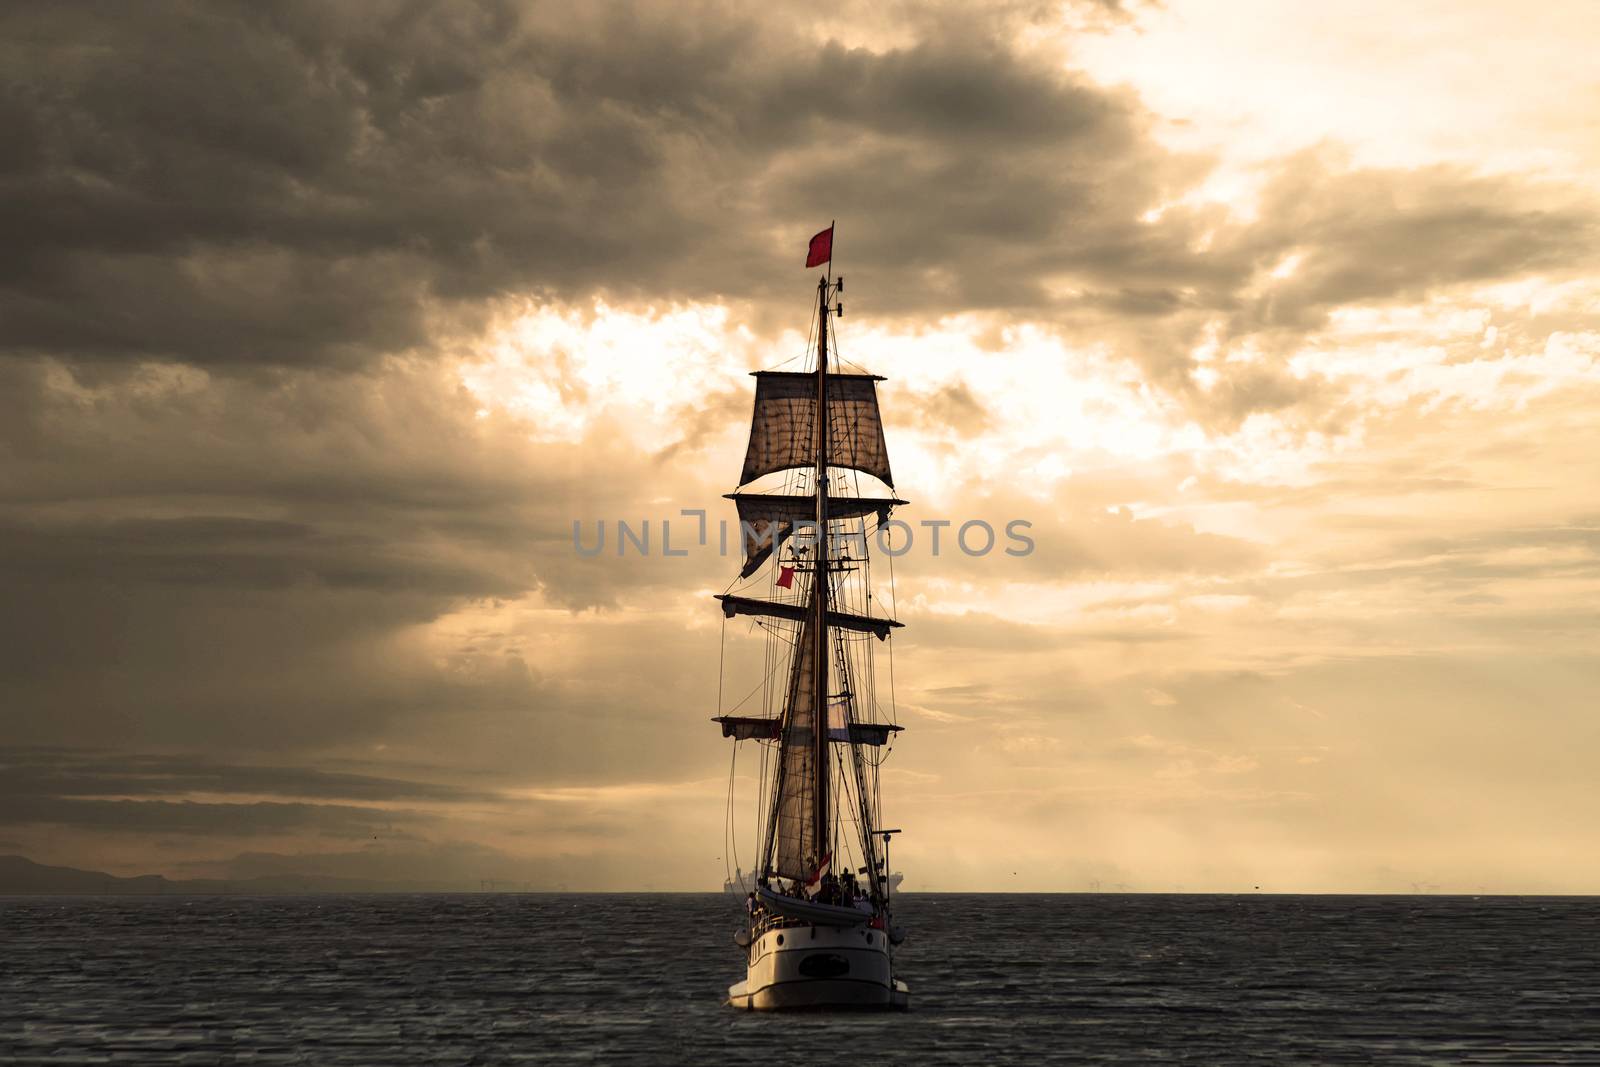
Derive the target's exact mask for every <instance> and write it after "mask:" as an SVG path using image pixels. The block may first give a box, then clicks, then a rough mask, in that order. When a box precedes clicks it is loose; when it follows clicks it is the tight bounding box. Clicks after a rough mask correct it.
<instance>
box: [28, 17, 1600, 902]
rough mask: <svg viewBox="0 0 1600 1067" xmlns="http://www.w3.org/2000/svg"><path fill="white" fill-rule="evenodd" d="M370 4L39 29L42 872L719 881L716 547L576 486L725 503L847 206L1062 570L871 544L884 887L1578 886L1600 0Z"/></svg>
mask: <svg viewBox="0 0 1600 1067" xmlns="http://www.w3.org/2000/svg"><path fill="white" fill-rule="evenodd" d="M369 14H370V15H371V18H369V19H367V20H366V21H364V22H363V21H359V20H353V19H346V18H344V17H342V16H340V15H339V14H338V13H337V12H320V13H312V12H302V13H298V14H293V15H291V14H286V13H285V14H280V15H275V16H272V17H271V18H266V19H264V20H262V21H256V22H252V21H250V20H247V19H242V18H241V19H233V18H231V17H230V16H227V15H223V14H215V15H208V16H204V17H202V16H199V15H195V14H193V13H187V14H186V13H183V12H165V11H163V10H160V9H157V8H152V9H151V10H150V12H149V13H148V15H147V17H146V19H145V20H144V23H136V22H130V23H128V24H126V25H122V26H116V27H113V26H104V25H96V24H93V23H91V22H83V21H74V17H69V16H67V15H53V14H51V13H48V12H44V13H31V14H22V15H12V16H8V18H12V19H14V20H21V21H24V22H27V23H28V24H27V25H26V26H23V27H21V29H22V30H24V31H25V32H26V35H27V38H28V39H30V40H33V41H35V42H36V43H37V48H36V50H35V53H33V54H35V55H36V56H37V57H38V58H37V59H36V60H34V61H32V62H33V65H32V66H30V65H28V64H26V63H23V64H21V65H20V66H16V68H15V69H17V70H18V73H16V74H14V75H10V77H13V78H15V79H17V80H19V81H20V82H22V83H23V84H26V85H28V86H30V87H31V89H32V92H31V95H29V96H28V98H27V99H28V101H29V107H31V108H33V110H32V111H31V112H27V113H26V114H23V115H22V117H21V118H19V119H18V123H19V129H20V130H21V131H22V132H21V133H19V134H18V135H17V138H16V143H18V144H20V145H23V146H24V150H22V151H20V152H19V157H18V158H19V160H20V162H19V163H18V164H17V167H16V171H15V174H14V176H13V177H12V178H10V179H8V180H9V181H11V182H12V194H11V195H9V196H8V198H7V199H8V201H9V203H10V204H11V207H10V208H8V213H15V216H16V221H17V223H18V232H19V233H20V234H21V235H22V236H21V237H20V238H19V247H20V248H21V249H22V252H21V258H20V259H19V262H27V263H29V264H31V265H32V266H33V269H32V270H31V271H29V272H27V274H26V276H25V277H24V276H22V275H18V276H14V277H10V278H8V279H4V280H0V285H3V288H0V314H6V315H7V316H8V318H9V319H10V320H11V321H12V323H13V327H12V329H11V330H10V331H9V332H10V334H11V336H10V339H9V340H7V341H6V346H7V347H6V355H5V358H4V360H3V361H0V374H4V376H5V378H6V382H7V388H6V390H5V395H6V396H7V399H5V400H3V401H0V405H4V406H5V407H6V408H7V409H8V411H9V416H10V417H8V418H5V419H3V420H0V427H4V428H3V429H0V457H4V467H3V468H0V469H3V471H4V482H3V485H4V490H5V491H4V496H3V513H0V519H3V526H0V533H3V536H4V539H5V543H6V545H7V546H8V551H7V553H6V557H7V559H8V562H7V563H6V564H5V566H7V567H8V576H9V577H8V583H9V585H10V587H11V588H12V589H13V590H14V591H15V594H14V595H13V596H12V597H11V598H10V604H9V605H8V606H7V607H6V608H5V609H4V616H3V627H4V632H5V634H6V635H7V641H6V642H5V643H6V645H7V646H8V647H7V651H6V652H5V653H4V655H5V657H6V658H5V659H4V660H0V677H3V678H5V679H6V680H7V681H6V688H7V690H8V696H7V698H6V699H5V701H4V703H5V704H6V705H7V706H9V707H10V708H11V709H13V711H12V714H11V715H10V716H8V717H7V719H6V721H5V724H4V725H3V726H0V731H3V732H0V745H3V746H4V747H3V748H0V762H4V763H5V764H6V768H7V777H8V779H9V780H10V781H11V782H12V783H13V785H12V786H11V788H10V790H9V795H8V796H7V797H6V798H5V799H4V801H3V802H0V803H3V806H0V852H13V851H14V852H20V853H23V854H26V855H29V856H31V857H33V858H35V859H38V860H40V861H42V862H54V863H61V864H68V865H73V866H79V867H90V868H98V869H105V870H112V871H116V872H117V873H142V872H147V871H160V872H163V873H167V874H170V875H174V876H183V875H208V876H209V875H221V876H227V877H245V876H248V875H250V874H253V873H263V872H269V871H289V870H293V871H311V872H323V873H333V874H341V875H347V876H355V877H370V878H386V879H412V880H435V881H452V880H453V881H460V882H462V883H470V884H474V885H475V884H476V883H477V881H478V880H479V879H481V878H487V877H498V878H505V879H514V880H517V881H527V882H531V883H533V884H535V885H539V886H542V887H550V888H553V887H556V886H567V887H570V888H574V889H577V888H593V889H638V888H646V887H654V888H657V889H709V888H714V887H716V886H718V885H720V883H721V880H722V878H723V874H724V869H725V860H724V858H723V846H722V840H723V838H722V828H723V808H724V801H725V798H726V792H727V787H728V752H727V749H726V748H725V747H724V745H725V744H726V743H725V742H723V741H721V740H720V739H719V738H718V737H717V735H716V733H717V732H716V730H715V728H714V727H713V726H712V725H711V724H709V723H708V722H706V719H707V718H708V717H709V716H710V715H711V714H713V713H714V711H715V706H716V699H717V693H716V689H717V677H718V653H719V634H720V633H721V630H722V625H721V617H720V613H719V612H718V611H717V610H716V607H715V605H714V604H713V603H712V602H711V601H710V600H709V595H710V594H711V593H713V592H720V591H721V590H722V589H723V588H724V586H725V585H726V583H727V581H728V579H729V578H731V577H732V575H733V573H734V572H735V570H736V565H735V564H734V562H733V561H732V560H731V559H720V558H718V557H717V556H716V554H715V553H714V552H712V551H709V550H698V549H696V550H694V551H691V552H690V554H689V555H688V556H687V557H685V558H682V559H665V558H661V557H659V556H653V557H652V558H648V559H638V558H632V557H630V558H626V559H618V558H616V557H615V556H614V555H612V554H609V553H607V554H603V555H601V556H599V557H596V558H594V559H584V558H581V557H579V556H578V555H577V554H576V553H575V552H574V551H573V550H572V544H571V524H572V523H573V521H575V520H578V521H582V522H584V523H585V524H587V525H588V526H589V527H590V528H592V524H593V523H594V522H595V521H597V520H600V519H605V520H607V521H608V522H614V521H615V520H616V519H618V518H626V519H629V520H640V519H645V518H649V519H653V520H656V522H655V524H658V523H659V520H660V519H661V518H670V517H674V516H677V515H678V513H679V511H680V509H684V508H690V509H693V508H704V509H707V510H708V511H709V512H710V514H711V516H712V518H713V519H714V520H715V519H718V518H727V519H729V520H730V521H731V520H732V518H733V515H732V509H731V507H729V506H727V502H726V501H724V500H722V499H721V494H722V493H725V492H728V491H730V490H731V489H733V488H734V482H735V479H736V477H737V473H738V463H739V459H740V458H741V457H742V454H743V446H744V440H743V435H744V434H745V433H746V432H747V429H748V417H749V403H750V394H751V384H750V383H751V379H749V378H748V377H747V376H746V372H747V371H749V370H751V369H755V368H757V367H765V366H772V365H775V364H778V363H780V362H783V361H785V360H788V359H790V358H792V357H794V356H796V355H798V354H800V353H801V352H802V351H803V349H804V345H805V330H806V328H807V326H808V322H807V314H808V308H809V304H810V300H811V296H812V289H813V287H814V278H812V277H811V276H810V275H808V273H807V272H806V271H804V270H803V269H801V268H800V266H799V264H800V261H801V253H802V251H803V248H804V241H805V238H806V237H807V236H809V235H810V233H811V232H813V231H814V230H816V229H818V228H820V227H821V226H822V225H824V224H826V222H827V220H828V218H830V217H836V218H837V219H838V220H839V223H838V226H839V228H838V237H837V244H836V251H837V253H838V261H837V269H838V270H839V271H840V272H842V273H843V274H844V275H846V277H847V278H848V279H849V281H848V289H847V292H846V295H845V299H846V303H847V308H848V312H847V315H846V317H845V318H844V319H843V320H841V321H840V322H839V324H838V326H839V344H840V351H841V352H842V354H843V355H844V357H845V358H847V359H849V360H851V361H853V362H855V363H858V364H860V365H863V366H865V367H867V368H869V369H871V370H872V371H874V372H876V373H879V374H883V375H886V376H887V377H888V381H887V382H885V383H884V384H883V386H882V387H881V390H880V398H881V402H882V406H883V409H884V413H885V417H886V419H887V432H888V440H889V448H890V455H891V459H892V461H893V464H894V468H895V472H896V475H897V477H896V490H897V491H898V492H899V494H900V495H901V496H904V497H906V498H907V499H909V500H910V501H912V505H911V507H910V508H908V509H905V511H904V513H903V514H902V515H901V517H902V518H904V519H905V520H906V521H909V522H912V523H916V522H919V521H921V520H924V519H951V520H954V521H956V522H957V523H959V522H961V521H963V520H965V519H969V518H982V519H986V520H989V521H991V522H993V523H994V524H995V525H996V526H997V527H999V526H1003V524H1004V523H1005V522H1006V521H1008V520H1010V519H1013V518H1021V519H1026V520H1028V521H1030V522H1031V523H1032V524H1033V529H1032V533H1033V536H1034V538H1035V540H1036V543H1037V551H1036V552H1035V553H1034V554H1033V555H1031V556H1028V557H1026V558H1021V559H1014V558H1007V557H1004V556H1001V555H998V554H994V555H990V556H988V557H985V558H982V559H969V558H964V557H961V556H960V555H958V554H950V553H948V552H947V553H946V554H943V555H941V556H940V557H939V558H934V557H932V556H931V555H930V554H929V553H927V552H925V551H913V552H911V553H910V554H909V555H907V556H906V557H905V558H904V559H902V560H900V561H898V562H897V564H896V569H897V574H896V590H895V591H896V594H897V602H898V609H899V617H900V618H901V619H902V621H904V622H905V623H906V629H905V630H904V631H902V632H901V633H900V634H899V635H898V636H897V638H896V648H895V677H896V686H895V698H896V701H897V704H898V708H899V712H900V721H901V722H902V723H904V724H905V725H906V727H907V730H906V732H905V734H904V735H903V736H902V738H901V740H900V742H899V743H898V744H897V746H896V748H895V751H894V754H893V758H892V759H891V760H890V762H889V764H888V765H887V769H886V771H885V778H884V791H885V806H886V809H887V810H886V812H885V818H886V819H887V820H888V821H889V822H890V823H892V824H894V825H898V826H900V827H902V828H903V829H904V830H905V834H904V836H902V837H901V838H899V839H898V840H897V842H896V845H895V854H894V855H895V864H896V866H897V867H900V868H902V869H903V870H904V871H905V873H906V876H907V882H906V885H907V888H912V889H946V890H984V889H1003V890H1081V889H1086V888H1089V887H1090V886H1091V885H1096V884H1098V885H1102V886H1105V887H1112V886H1118V885H1121V886H1127V887H1131V888H1134V889H1140V890H1149V891H1163V890H1172V889H1180V888H1182V889H1187V890H1191V891H1200V890H1239V889H1248V888H1251V887H1254V886H1261V887H1262V888H1263V889H1270V890H1278V891H1334V892H1336V891H1387V892H1407V891H1411V890H1412V889H1413V888H1419V887H1420V888H1430V887H1431V888H1437V889H1441V890H1445V891H1464V892H1477V891H1491V892H1595V891H1600V860H1596V859H1595V857H1596V856H1600V848H1597V847H1596V846H1597V845H1600V840H1597V832H1596V829H1595V827H1596V825H1597V818H1596V817H1597V816H1600V810H1597V805H1596V799H1595V792H1594V789H1593V787H1592V784H1591V780H1592V778H1593V770H1592V764H1593V762H1594V759H1595V757H1596V756H1600V719H1597V718H1596V717H1595V714H1594V711H1595V697H1594V694H1595V692H1596V691H1597V687H1600V663H1597V661H1596V659H1595V655H1594V649H1595V647H1596V638H1597V631H1600V627H1597V621H1600V620H1597V617H1596V614H1595V609H1594V606H1593V605H1594V603H1595V598H1596V595H1597V593H1600V488H1597V486H1600V479H1597V478H1596V474H1597V469H1596V461H1595V459H1594V457H1595V456H1596V455H1600V424H1597V423H1596V420H1595V419H1594V417H1593V412H1594V411H1595V410H1596V402H1597V401H1600V274H1597V273H1596V270H1595V268H1594V264H1593V253H1592V249H1593V247H1594V238H1595V232H1596V228H1597V226H1596V223H1597V219H1600V213H1597V203H1596V195H1597V190H1596V189H1595V188H1594V178H1593V175H1594V174H1595V173H1596V169H1595V168H1596V164H1597V163H1600V158H1597V157H1600V137H1597V136H1596V133H1595V129H1594V125H1593V120H1592V115H1591V112H1592V110H1593V109H1592V107H1591V106H1590V104H1591V102H1592V101H1593V99H1594V97H1595V88H1596V87H1595V85H1594V84H1593V81H1594V79H1593V77H1592V75H1591V74H1589V73H1588V71H1589V70H1590V64H1587V63H1586V62H1585V60H1584V57H1583V56H1582V55H1580V54H1579V51H1580V49H1581V47H1582V46H1583V43H1584V42H1585V40H1586V39H1587V37H1586V35H1585V34H1583V33H1581V32H1579V29H1580V28H1581V27H1583V26H1585V25H1588V26H1590V27H1591V28H1592V25H1593V23H1594V22H1595V17H1596V16H1595V14H1594V12H1593V10H1592V8H1591V7H1590V6H1588V5H1585V4H1568V5H1561V4H1553V5H1544V6H1540V7H1538V8H1537V9H1534V10H1515V9H1511V8H1508V7H1507V6H1506V5H1502V4H1461V3H1449V4H1444V3H1439V4H1421V5H1394V4H1386V5H1378V4H1351V5H1334V6H1330V7H1324V8H1320V9H1318V10H1317V11H1315V12H1310V11H1306V10H1302V9H1299V8H1296V7H1293V6H1290V5H1281V4H1270V3H1260V4H1239V3H1232V2H1230V3H1220V2H1219V3H1203V2H1195V0H1191V2H1183V0H1173V2H1171V3H1169V4H1167V5H1165V6H1164V7H1161V8H1156V7H1153V6H1151V7H1145V6H1130V7H1129V8H1128V9H1127V10H1121V9H1117V10H1106V9H1103V8H1101V7H1100V6H1098V5H1094V4H1079V5H1072V4H1069V5H1063V6H1059V7H1051V6H1037V5H1022V4H1000V5H995V6H993V7H992V8H986V9H982V10H979V9H977V8H971V7H968V6H967V5H948V6H945V5H914V4H907V5H891V6H890V7H888V8H878V7H874V8H871V9H870V10H869V9H865V8H863V10H861V11H860V12H856V13H854V14H856V15H858V16H859V17H855V18H844V17H841V18H840V19H838V20H837V21H832V20H830V21H829V22H828V23H826V24H815V23H813V22H812V21H810V19H809V16H808V15H807V14H806V13H805V11H804V10H803V9H794V10H788V9H783V10H774V11H773V12H772V13H770V14H768V15H765V16H763V17H762V18H761V19H759V20H758V19H756V18H754V17H753V16H747V15H745V14H736V13H734V12H731V11H721V10H719V9H714V8H707V9H706V10H696V11H686V10H683V9H681V6H680V5H663V6H661V7H660V8H659V9H650V8H641V9H639V11H638V12H636V13H635V14H636V15H637V17H636V18H634V17H627V18H625V17H624V16H623V15H622V14H621V13H619V11H618V10H617V9H612V8H609V7H607V6H606V5H596V6H595V7H593V8H592V9H589V10H587V11H586V13H584V14H583V15H582V16H581V17H580V16H572V17H570V18H568V17H565V16H560V17H558V16H557V14H556V13H554V12H553V11H552V10H549V9H546V8H544V7H542V6H540V5H530V6H520V5H514V4H508V5H496V4H487V3H486V4H484V5H481V6H480V5H461V6H458V7H455V8H452V9H451V12H450V13H449V14H440V13H435V14H433V15H428V16H422V15H415V14H412V15H405V14H401V13H398V12H390V11H388V9H387V8H382V7H381V6H379V7H376V8H374V11H373V12H372V13H369ZM842 14H844V15H849V14H851V13H850V12H844V13H842ZM30 20H31V21H30ZM384 20H388V21H387V22H385V21H384ZM12 36H13V35H11V34H8V35H7V37H8V38H11V37H12ZM1587 36H1592V34H1591V35H1587ZM164 40H171V41H176V42H178V43H177V45H175V46H174V47H175V53H174V55H173V56H171V57H170V66H163V65H161V64H156V65H154V66H151V65H139V64H137V63H133V62H132V61H131V60H130V61H129V63H128V64H127V65H125V66H119V65H117V64H116V63H106V64H100V65H97V64H95V63H93V62H90V60H89V58H88V57H90V56H92V55H94V54H98V53H97V52H96V49H100V48H104V47H110V46H112V45H119V46H126V49H125V50H127V51H130V52H131V53H133V54H137V53H138V50H139V49H141V48H151V47H153V42H157V41H164ZM190 52H192V53H193V55H189V54H188V53H190ZM201 55H209V56H213V57H218V56H220V57H223V58H222V59H217V60H214V61H201V60H200V59H199V58H197V57H199V56H201ZM163 62H165V61H163ZM269 102H270V105H271V106H269ZM25 110H26V109H25ZM689 526H690V523H689V522H688V520H684V527H683V528H684V529H685V530H687V529H688V528H689ZM658 528H659V527H658ZM678 531H679V526H678V525H677V524H676V523H675V525H674V537H675V538H676V537H677V534H678ZM743 631H744V628H743V627H742V626H739V627H735V626H733V625H731V624H730V626H729V634H730V643H729V647H728V654H729V658H730V661H731V662H732V663H733V664H734V665H733V666H732V667H731V668H730V673H729V678H730V681H729V683H728V684H729V688H730V689H731V688H735V687H736V684H735V683H736V681H737V680H739V679H745V678H746V676H747V675H751V674H752V672H756V673H757V674H758V673H759V671H758V668H757V666H756V665H754V663H753V661H752V660H750V658H749V657H750V654H752V653H757V651H758V649H757V645H756V643H755V642H754V641H753V639H751V638H748V637H747V636H746V635H744V632H743ZM741 656H744V659H741ZM752 677H753V676H752ZM746 680H748V679H746ZM746 769H748V768H746ZM736 784H737V787H738V790H739V793H738V796H739V799H740V802H739V806H738V809H737V815H738V818H739V826H740V827H741V828H742V833H743V838H742V840H741V842H740V848H741V850H742V851H741V858H747V857H748V855H749V854H750V852H752V851H753V841H752V840H751V834H750V830H751V828H752V827H753V824H754V819H753V817H751V815H750V809H752V808H753V805H754V799H753V794H752V793H751V788H752V786H751V783H750V781H749V780H748V778H746V777H741V778H740V779H739V780H738V781H737V783H736Z"/></svg>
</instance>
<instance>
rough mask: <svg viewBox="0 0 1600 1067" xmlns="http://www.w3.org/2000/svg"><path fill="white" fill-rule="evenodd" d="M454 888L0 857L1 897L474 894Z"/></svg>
mask: <svg viewBox="0 0 1600 1067" xmlns="http://www.w3.org/2000/svg"><path fill="white" fill-rule="evenodd" d="M480 888H481V887H479V886H476V885H469V884H466V883H454V882H385V881H379V880H376V879H368V878H334V877H329V876H326V875H310V874H308V875H294V874H272V875H262V876H259V877H256V878H168V877H166V876H165V875H160V874H144V875H138V876H135V877H127V878H125V877H120V876H118V875H114V874H107V873H105V872H104V871H83V870H78V869H77V868H75V867H50V866H46V865H45V864H42V863H35V862H34V861H33V860H30V859H28V858H27V857H26V856H0V896H57V895H69V896H90V895H101V896H163V895H175V896H176V895H183V894H218V895H226V894H238V895H268V894H287V893H439V892H469V891H478V890H480Z"/></svg>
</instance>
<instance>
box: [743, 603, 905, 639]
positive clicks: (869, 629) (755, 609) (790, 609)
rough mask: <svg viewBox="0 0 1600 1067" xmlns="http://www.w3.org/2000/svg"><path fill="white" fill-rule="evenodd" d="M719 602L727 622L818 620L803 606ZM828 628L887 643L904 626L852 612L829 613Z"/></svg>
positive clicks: (888, 620) (809, 609)
mask: <svg viewBox="0 0 1600 1067" xmlns="http://www.w3.org/2000/svg"><path fill="white" fill-rule="evenodd" d="M716 599H718V600H720V601H722V614H723V615H725V616H727V617H728V618H730V619H731V618H733V617H734V616H735V615H761V616H764V617H766V618H769V619H788V620H789V621H790V622H804V623H808V624H809V622H810V620H811V619H812V618H813V617H815V615H816V612H814V611H812V610H811V608H809V607H807V606H806V605H804V604H786V603H783V602H782V601H778V600H757V599H755V598H754V597H748V596H734V595H733V594H731V593H718V594H717V595H716ZM828 625H829V626H836V627H839V628H841V629H845V630H855V631H856V632H857V633H864V634H872V635H873V636H874V637H876V638H877V639H878V640H880V641H883V640H886V639H887V638H888V636H889V631H890V630H893V629H897V628H899V627H900V626H903V625H905V624H904V623H899V622H896V621H894V620H893V619H880V618H878V617H877V616H876V615H857V614H855V613H854V612H849V611H830V612H828Z"/></svg>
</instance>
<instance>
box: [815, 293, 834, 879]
mask: <svg viewBox="0 0 1600 1067" xmlns="http://www.w3.org/2000/svg"><path fill="white" fill-rule="evenodd" d="M817 304H818V307H819V308H820V311H819V316H820V317H819V319H818V323H819V327H818V331H817V424H816V433H815V435H814V436H815V440H816V442H817V475H816V490H817V550H816V556H815V560H816V564H815V568H816V569H815V570H814V571H813V575H814V577H813V581H815V582H816V586H817V591H816V596H815V597H814V598H813V599H814V600H815V602H816V606H817V617H816V621H815V622H814V623H813V624H812V627H811V630H812V637H813V638H814V639H815V641H816V645H815V646H814V647H813V648H812V650H811V651H812V670H813V672H814V673H813V676H812V693H813V696H814V698H815V699H816V710H815V713H814V715H813V725H814V736H815V743H816V750H815V757H814V760H813V762H814V763H815V764H816V766H815V772H816V778H815V782H814V783H813V793H812V795H813V798H814V800H815V804H814V805H813V809H812V818H813V819H814V824H813V825H814V828H815V829H814V833H813V836H812V840H813V841H815V842H816V846H817V855H816V862H817V864H818V865H819V866H820V865H821V863H822V861H823V858H824V857H825V856H826V855H827V849H828V848H829V845H830V844H831V842H830V841H829V836H830V835H829V831H830V829H831V827H830V819H829V812H828V786H829V785H830V784H831V776H830V774H829V772H830V770H831V769H832V768H831V767H830V766H829V756H830V755H831V753H830V752H829V751H828V278H827V275H823V277H822V278H821V279H819V280H818V282H817Z"/></svg>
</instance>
